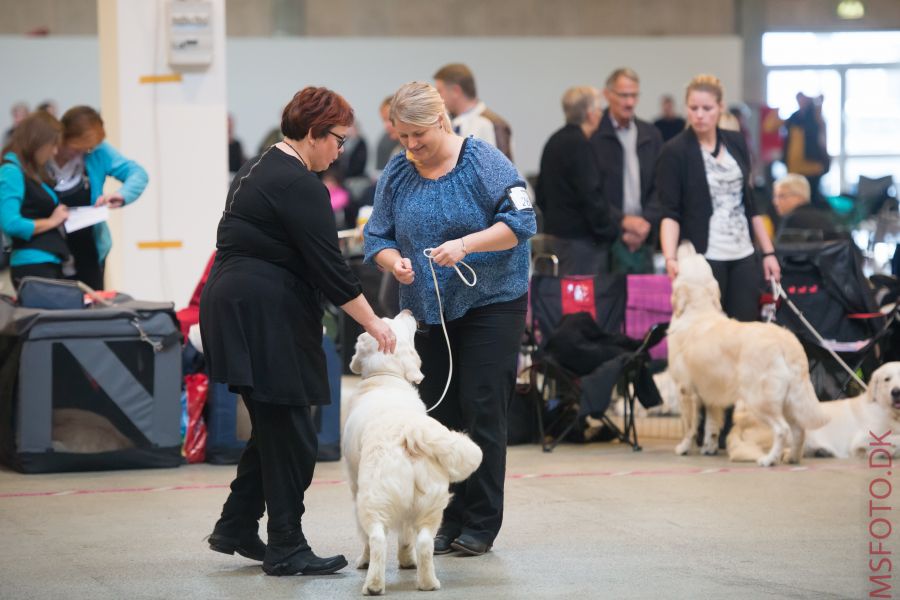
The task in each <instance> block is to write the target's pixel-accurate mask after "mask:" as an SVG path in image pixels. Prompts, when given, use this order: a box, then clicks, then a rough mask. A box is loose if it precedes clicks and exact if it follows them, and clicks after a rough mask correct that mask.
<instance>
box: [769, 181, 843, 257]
mask: <svg viewBox="0 0 900 600" xmlns="http://www.w3.org/2000/svg"><path fill="white" fill-rule="evenodd" d="M772 204H773V205H774V207H775V211H776V212H777V213H778V216H779V217H780V219H779V223H778V229H777V231H776V233H775V245H776V246H777V245H778V244H779V243H781V242H806V241H827V240H837V239H844V238H846V233H844V232H842V231H840V230H839V229H838V227H837V224H836V223H835V220H834V217H833V216H832V214H831V212H830V211H827V210H824V209H821V208H816V207H814V206H813V205H811V204H810V188H809V181H808V180H807V179H806V177H803V176H802V175H797V174H795V173H788V174H787V175H785V176H784V177H782V178H781V179H779V180H778V181H776V182H775V186H774V194H773V197H772Z"/></svg>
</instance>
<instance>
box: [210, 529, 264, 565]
mask: <svg viewBox="0 0 900 600" xmlns="http://www.w3.org/2000/svg"><path fill="white" fill-rule="evenodd" d="M208 541H209V547H210V549H212V550H215V551H216V552H221V553H223V554H234V553H237V554H240V555H241V556H243V557H245V558H249V559H250V560H258V561H260V562H262V560H263V559H265V557H266V544H265V543H264V542H263V541H262V540H261V539H260V538H259V534H257V533H256V532H255V531H252V532H244V533H237V534H235V533H230V532H226V531H218V530H214V531H213V532H212V534H211V535H210V536H209V538H208Z"/></svg>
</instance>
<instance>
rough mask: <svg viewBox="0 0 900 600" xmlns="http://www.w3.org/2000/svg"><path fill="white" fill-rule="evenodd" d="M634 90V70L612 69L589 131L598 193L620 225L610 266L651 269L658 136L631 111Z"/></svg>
mask: <svg viewBox="0 0 900 600" xmlns="http://www.w3.org/2000/svg"><path fill="white" fill-rule="evenodd" d="M639 94H640V79H639V78H638V75H637V73H635V72H634V71H633V70H632V69H629V68H619V69H616V70H615V71H613V72H612V74H610V76H609V77H608V78H607V80H606V87H605V88H604V90H603V96H604V97H605V98H606V102H607V104H608V107H607V109H606V110H605V111H604V112H603V118H602V119H601V120H600V126H599V127H598V128H597V131H596V132H595V133H594V134H593V135H592V136H591V145H592V146H593V148H594V153H595V154H596V156H597V161H598V164H599V169H600V173H601V181H602V186H603V195H604V197H605V198H606V201H607V202H608V203H609V207H610V212H611V214H612V218H613V220H614V221H615V222H616V223H617V224H618V225H620V229H621V233H620V236H619V238H618V239H617V240H616V242H615V243H614V244H613V245H612V248H611V250H610V268H611V270H612V271H613V272H619V273H652V272H653V249H654V245H655V239H654V237H655V236H652V235H651V233H652V230H653V229H654V228H658V226H659V220H660V212H659V206H658V203H657V200H656V190H655V187H654V173H655V167H656V159H657V157H658V156H659V151H660V148H661V147H662V137H661V136H660V133H659V131H658V130H657V129H656V127H654V126H653V125H652V124H651V123H648V122H646V121H643V120H641V119H638V118H637V117H636V116H635V114H634V112H635V107H636V106H637V103H638V96H639Z"/></svg>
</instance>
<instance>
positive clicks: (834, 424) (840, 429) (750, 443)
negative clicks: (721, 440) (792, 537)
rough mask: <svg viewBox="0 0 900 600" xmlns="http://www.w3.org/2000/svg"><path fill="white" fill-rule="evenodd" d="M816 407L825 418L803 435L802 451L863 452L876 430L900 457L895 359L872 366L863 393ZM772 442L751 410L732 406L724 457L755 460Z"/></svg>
mask: <svg viewBox="0 0 900 600" xmlns="http://www.w3.org/2000/svg"><path fill="white" fill-rule="evenodd" d="M821 406H822V410H823V411H824V412H825V414H827V415H828V416H829V418H830V420H829V422H828V424H827V425H825V426H824V427H821V428H819V429H816V430H814V431H810V432H809V434H807V436H806V441H805V442H804V444H803V454H804V456H820V457H830V456H834V457H837V458H849V457H851V456H866V454H867V453H868V451H869V450H870V448H871V447H870V445H869V444H870V443H871V442H873V441H875V440H874V438H873V437H872V436H873V435H875V436H877V437H878V438H879V439H881V440H883V441H884V442H885V443H886V444H889V446H885V448H886V449H888V450H889V451H890V452H891V453H892V454H893V456H894V457H895V458H898V457H900V362H889V363H885V364H883V365H881V366H880V367H879V368H878V369H876V370H875V372H874V373H872V377H871V378H870V380H869V388H868V390H867V391H866V393H864V394H861V395H859V396H855V397H853V398H848V399H846V400H834V401H832V402H823V403H822V404H821ZM870 432H871V433H870ZM885 434H888V435H885ZM771 446H772V434H771V432H770V431H769V430H768V428H766V427H764V426H763V425H762V423H760V422H759V421H758V420H757V419H756V418H754V417H753V415H751V414H749V413H742V412H740V411H735V419H734V427H733V428H732V430H731V432H730V433H729V434H728V458H730V459H731V460H733V461H736V462H740V461H748V462H749V461H754V460H757V458H758V457H760V456H762V455H763V454H765V453H766V452H767V451H768V450H769V448H771Z"/></svg>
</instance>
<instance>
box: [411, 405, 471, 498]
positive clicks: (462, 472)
mask: <svg viewBox="0 0 900 600" xmlns="http://www.w3.org/2000/svg"><path fill="white" fill-rule="evenodd" d="M425 419H428V421H431V422H430V423H425V422H422V421H421V420H419V419H415V420H412V421H411V422H410V423H409V424H408V425H407V426H406V427H405V429H404V431H403V434H404V445H405V447H406V451H407V452H409V454H410V455H411V456H427V457H429V458H431V459H433V460H435V461H436V462H437V463H438V464H440V465H441V466H442V467H443V468H444V469H446V470H447V475H448V476H449V478H450V481H451V482H457V481H463V480H464V479H466V478H467V477H468V476H469V475H471V474H472V473H473V472H474V471H475V469H477V468H478V465H480V464H481V448H479V447H478V444H476V443H475V442H473V441H472V440H471V438H469V436H467V435H465V434H462V433H459V432H458V431H450V430H449V429H447V428H446V427H444V426H443V425H441V424H440V423H438V422H437V421H435V420H434V419H432V418H431V417H425Z"/></svg>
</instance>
